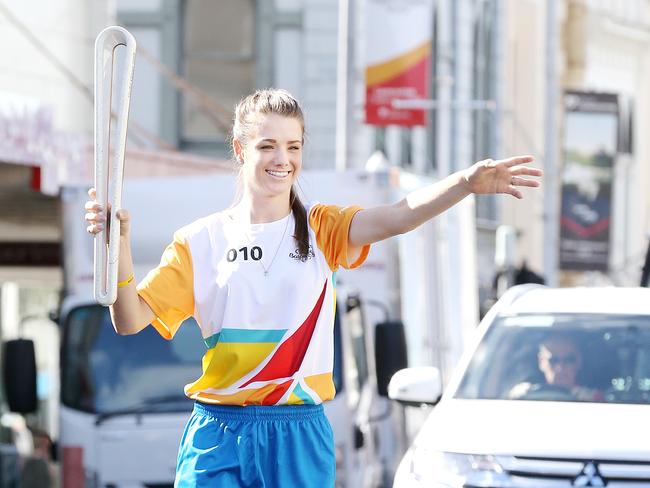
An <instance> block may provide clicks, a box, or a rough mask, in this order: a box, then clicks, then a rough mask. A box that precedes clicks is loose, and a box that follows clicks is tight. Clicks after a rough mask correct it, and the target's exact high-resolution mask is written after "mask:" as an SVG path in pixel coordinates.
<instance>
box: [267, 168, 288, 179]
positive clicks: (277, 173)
mask: <svg viewBox="0 0 650 488" xmlns="http://www.w3.org/2000/svg"><path fill="white" fill-rule="evenodd" d="M266 172H267V173H268V174H270V175H271V176H275V177H277V178H284V177H285V176H287V175H288V174H289V172H288V171H271V170H269V169H267V170H266Z"/></svg>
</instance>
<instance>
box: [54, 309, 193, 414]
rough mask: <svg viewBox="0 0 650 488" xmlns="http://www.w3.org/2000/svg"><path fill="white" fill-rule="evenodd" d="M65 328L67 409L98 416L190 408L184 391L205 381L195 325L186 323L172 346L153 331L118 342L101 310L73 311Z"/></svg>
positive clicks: (63, 380)
mask: <svg viewBox="0 0 650 488" xmlns="http://www.w3.org/2000/svg"><path fill="white" fill-rule="evenodd" d="M63 327H64V329H63V343H62V353H61V354H62V357H61V367H62V374H61V400H62V403H63V404H64V405H66V406H68V407H70V408H74V409H76V410H82V411H86V412H93V413H100V414H107V413H109V414H110V413H111V412H119V411H125V410H126V411H128V410H129V409H137V411H139V412H146V411H149V410H151V411H156V412H161V411H184V410H189V409H191V408H192V403H191V401H189V400H187V399H186V398H185V396H184V394H183V386H184V385H185V384H187V383H190V382H192V381H194V380H196V379H197V378H198V377H199V376H200V375H201V357H202V355H203V353H204V352H205V345H204V344H203V341H202V339H201V333H200V330H199V328H198V326H197V324H196V322H194V320H193V319H188V320H186V321H185V322H184V323H183V324H182V326H181V327H180V329H179V331H178V332H177V334H176V335H175V336H174V339H173V340H171V341H167V340H165V339H163V338H162V337H161V336H160V335H159V334H158V333H157V332H156V331H155V330H154V328H153V327H151V326H149V327H146V328H145V329H144V330H143V331H141V332H139V333H138V334H135V335H131V336H119V335H118V334H116V333H115V331H114V329H113V325H112V324H111V320H110V316H109V313H108V309H107V308H104V307H101V306H99V305H92V306H84V307H79V308H76V309H74V310H72V312H71V313H70V314H69V315H68V317H67V320H66V321H65V323H64V324H63ZM148 405H151V409H148V408H147V406H148Z"/></svg>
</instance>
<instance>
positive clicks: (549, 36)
mask: <svg viewBox="0 0 650 488" xmlns="http://www.w3.org/2000/svg"><path fill="white" fill-rule="evenodd" d="M557 49H558V41H557V20H556V0H547V2H546V115H545V126H546V127H545V136H544V147H545V151H544V278H545V280H546V283H547V284H548V285H549V286H557V283H558V279H557V269H558V252H559V238H558V234H559V211H558V207H559V178H558V170H557V166H558V165H557V103H558V97H557V90H558V88H559V83H558V80H557V70H556V60H557Z"/></svg>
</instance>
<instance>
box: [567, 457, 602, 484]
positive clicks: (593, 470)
mask: <svg viewBox="0 0 650 488" xmlns="http://www.w3.org/2000/svg"><path fill="white" fill-rule="evenodd" d="M605 485H607V483H605V480H604V479H603V477H602V476H601V475H600V473H599V472H598V466H597V465H596V463H594V462H593V461H590V462H588V463H587V464H585V467H584V468H582V471H580V474H579V475H578V476H576V478H575V479H574V480H573V486H605Z"/></svg>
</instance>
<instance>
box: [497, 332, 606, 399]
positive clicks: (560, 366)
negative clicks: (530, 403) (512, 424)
mask: <svg viewBox="0 0 650 488" xmlns="http://www.w3.org/2000/svg"><path fill="white" fill-rule="evenodd" d="M537 367H538V368H539V371H540V372H541V373H542V375H543V376H544V382H542V383H532V382H528V381H526V382H522V383H518V384H517V385H515V386H514V387H513V388H512V389H511V390H510V393H509V394H508V397H509V398H513V399H521V400H528V399H530V400H534V399H540V400H541V399H544V400H554V399H557V400H568V399H571V400H579V401H587V402H588V401H596V400H602V392H600V391H599V390H596V389H593V388H588V387H585V386H582V385H580V384H579V383H578V381H577V378H578V374H579V372H580V368H581V367H582V354H581V353H580V349H579V348H578V346H577V344H576V342H575V339H573V338H572V337H571V336H569V335H567V334H559V333H557V334H552V335H549V336H547V337H546V338H545V339H544V340H542V342H540V344H539V348H538V351H537ZM554 395H555V396H556V397H557V398H553V396H554Z"/></svg>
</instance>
